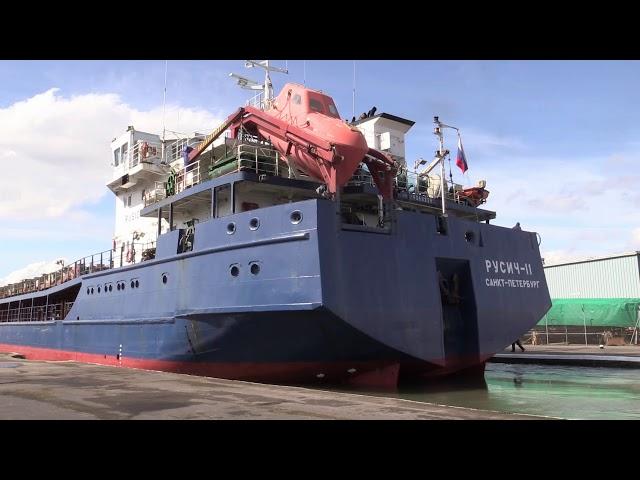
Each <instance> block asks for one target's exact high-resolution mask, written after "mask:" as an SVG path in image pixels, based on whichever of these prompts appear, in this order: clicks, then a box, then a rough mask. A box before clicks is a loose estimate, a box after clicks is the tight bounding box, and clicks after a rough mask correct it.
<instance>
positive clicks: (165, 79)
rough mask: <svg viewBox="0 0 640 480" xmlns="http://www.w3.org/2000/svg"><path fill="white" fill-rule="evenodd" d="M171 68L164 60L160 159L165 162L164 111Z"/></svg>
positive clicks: (167, 61)
mask: <svg viewBox="0 0 640 480" xmlns="http://www.w3.org/2000/svg"><path fill="white" fill-rule="evenodd" d="M168 68H169V60H165V61H164V94H163V96H162V147H161V148H162V153H161V157H160V159H161V160H160V161H161V162H164V161H165V160H166V159H165V156H164V140H165V131H166V124H165V121H164V113H165V107H166V104H167V70H168Z"/></svg>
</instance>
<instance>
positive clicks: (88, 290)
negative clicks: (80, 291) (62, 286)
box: [87, 287, 91, 295]
mask: <svg viewBox="0 0 640 480" xmlns="http://www.w3.org/2000/svg"><path fill="white" fill-rule="evenodd" d="M89 293H91V289H90V288H89V287H87V295H89Z"/></svg>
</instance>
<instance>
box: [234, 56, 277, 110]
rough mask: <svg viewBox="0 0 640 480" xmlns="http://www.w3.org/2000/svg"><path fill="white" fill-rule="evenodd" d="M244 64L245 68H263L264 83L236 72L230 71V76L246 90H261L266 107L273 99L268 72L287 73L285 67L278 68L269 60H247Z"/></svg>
mask: <svg viewBox="0 0 640 480" xmlns="http://www.w3.org/2000/svg"><path fill="white" fill-rule="evenodd" d="M244 66H245V67H246V68H253V67H258V68H264V84H260V83H258V82H256V81H254V80H251V79H249V78H245V77H243V76H241V75H238V74H236V73H230V74H229V76H230V77H234V78H235V79H236V80H237V81H238V85H240V87H242V88H246V89H248V90H262V92H263V95H264V107H265V108H267V107H268V106H269V105H270V104H271V102H272V101H273V84H272V83H271V77H270V76H269V72H279V73H289V70H287V69H286V68H279V67H274V66H271V65H269V60H247V61H245V64H244Z"/></svg>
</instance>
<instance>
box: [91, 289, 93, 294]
mask: <svg viewBox="0 0 640 480" xmlns="http://www.w3.org/2000/svg"><path fill="white" fill-rule="evenodd" d="M91 295H93V287H91Z"/></svg>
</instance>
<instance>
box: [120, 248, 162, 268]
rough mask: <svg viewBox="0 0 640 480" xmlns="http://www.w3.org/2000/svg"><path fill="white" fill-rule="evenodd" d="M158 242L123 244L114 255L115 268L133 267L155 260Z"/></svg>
mask: <svg viewBox="0 0 640 480" xmlns="http://www.w3.org/2000/svg"><path fill="white" fill-rule="evenodd" d="M155 252H156V242H133V243H126V244H125V243H123V244H122V245H121V247H120V249H119V251H117V252H115V253H114V266H113V267H114V268H120V267H124V266H126V265H133V264H135V263H140V262H144V261H145V260H151V259H153V258H155Z"/></svg>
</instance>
